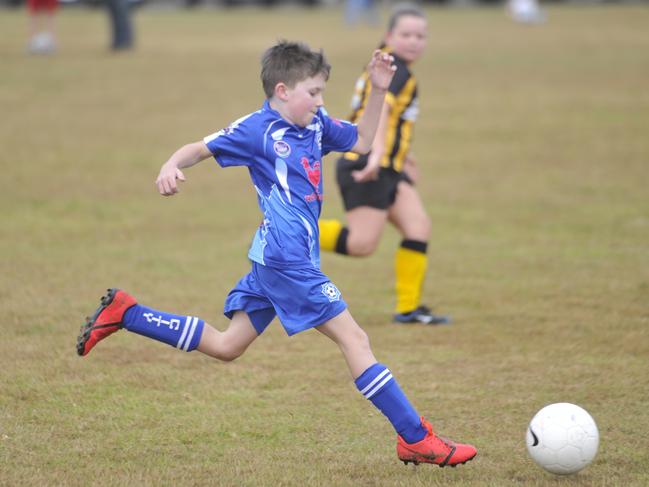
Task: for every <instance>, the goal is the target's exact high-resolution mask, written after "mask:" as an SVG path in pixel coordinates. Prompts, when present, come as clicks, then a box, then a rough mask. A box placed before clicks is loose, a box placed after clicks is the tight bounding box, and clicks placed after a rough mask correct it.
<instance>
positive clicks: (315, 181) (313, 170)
mask: <svg viewBox="0 0 649 487" xmlns="http://www.w3.org/2000/svg"><path fill="white" fill-rule="evenodd" d="M301 162H302V167H303V168H304V170H305V171H306V175H307V176H308V178H309V181H311V184H312V185H313V186H314V187H315V188H317V187H318V185H319V184H320V161H315V162H314V163H313V166H311V164H309V160H308V159H307V158H306V157H303V158H302V161H301Z"/></svg>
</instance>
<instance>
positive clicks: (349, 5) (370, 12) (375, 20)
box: [345, 0, 379, 25]
mask: <svg viewBox="0 0 649 487" xmlns="http://www.w3.org/2000/svg"><path fill="white" fill-rule="evenodd" d="M345 22H347V24H348V25H356V24H358V23H361V22H363V23H366V24H369V25H378V24H379V10H378V7H377V5H376V0H345Z"/></svg>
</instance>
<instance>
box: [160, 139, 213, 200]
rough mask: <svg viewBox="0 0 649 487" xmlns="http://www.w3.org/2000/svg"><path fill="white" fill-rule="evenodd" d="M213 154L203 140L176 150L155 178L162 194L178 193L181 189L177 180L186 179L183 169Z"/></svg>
mask: <svg viewBox="0 0 649 487" xmlns="http://www.w3.org/2000/svg"><path fill="white" fill-rule="evenodd" d="M211 155H212V153H211V152H210V150H209V149H208V148H207V146H206V145H205V143H204V142H202V141H201V142H194V143H192V144H187V145H184V146H182V147H181V148H180V149H178V150H177V151H176V152H174V153H173V154H172V156H171V157H170V158H169V160H168V161H167V162H165V163H164V164H163V165H162V167H161V168H160V173H159V174H158V178H157V179H156V180H155V184H156V186H157V187H158V191H159V192H160V194H161V195H162V196H173V195H174V194H176V193H177V192H178V191H179V189H178V183H177V182H176V181H177V180H180V181H184V180H185V175H184V174H183V172H182V171H181V169H184V168H186V167H191V166H193V165H194V164H198V163H199V162H201V161H202V160H204V159H207V158H208V157H210V156H211Z"/></svg>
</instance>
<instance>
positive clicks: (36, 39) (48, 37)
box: [27, 0, 59, 54]
mask: <svg viewBox="0 0 649 487" xmlns="http://www.w3.org/2000/svg"><path fill="white" fill-rule="evenodd" d="M58 6H59V5H58V0H28V2H27V9H28V12H29V21H30V25H29V30H30V33H29V36H30V37H29V45H28V50H29V52H30V53H32V54H51V53H53V52H54V51H56V33H55V22H54V17H55V15H56V11H57V9H58Z"/></svg>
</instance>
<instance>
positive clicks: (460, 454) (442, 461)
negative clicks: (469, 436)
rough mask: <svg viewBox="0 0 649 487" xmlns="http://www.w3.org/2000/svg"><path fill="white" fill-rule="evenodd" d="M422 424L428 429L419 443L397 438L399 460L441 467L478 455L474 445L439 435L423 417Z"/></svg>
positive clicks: (453, 465)
mask: <svg viewBox="0 0 649 487" xmlns="http://www.w3.org/2000/svg"><path fill="white" fill-rule="evenodd" d="M421 425H422V426H423V427H424V428H426V429H427V430H428V434H427V435H426V437H425V438H424V439H423V440H421V441H418V442H417V443H412V444H411V443H406V441H405V440H404V439H403V438H401V436H399V437H398V439H397V455H398V456H399V460H401V461H402V462H403V463H404V464H406V465H408V463H409V462H412V463H414V464H415V465H419V464H420V463H434V464H435V465H439V466H440V467H445V466H447V465H450V466H451V467H455V466H456V465H458V464H461V463H466V462H468V461H469V460H472V459H473V457H475V456H476V454H477V453H478V451H477V450H476V449H475V447H474V446H472V445H464V444H462V443H455V442H453V441H451V440H448V439H446V438H442V437H440V436H437V435H436V434H435V433H434V432H433V427H432V426H431V424H430V423H429V422H428V421H426V420H425V419H424V418H423V417H422V418H421Z"/></svg>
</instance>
